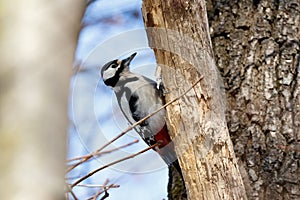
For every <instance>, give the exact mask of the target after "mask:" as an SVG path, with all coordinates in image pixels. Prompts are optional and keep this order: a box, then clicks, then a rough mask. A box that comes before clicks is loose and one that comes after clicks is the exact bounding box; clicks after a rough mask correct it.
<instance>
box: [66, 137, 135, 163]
mask: <svg viewBox="0 0 300 200" xmlns="http://www.w3.org/2000/svg"><path fill="white" fill-rule="evenodd" d="M138 142H139V140H138V139H136V140H134V141H132V142H129V143H127V144H124V145H122V146H119V147H116V148H113V149H110V150H107V151H102V152H97V153H95V152H94V153H91V154H87V155H84V156H78V157H75V158H71V159H69V160H67V162H72V161H75V160H81V159H84V158H86V157H89V156H91V155H92V156H100V155H103V154H107V153H112V152H114V151H117V150H120V149H123V148H126V147H129V146H131V145H133V144H135V143H138Z"/></svg>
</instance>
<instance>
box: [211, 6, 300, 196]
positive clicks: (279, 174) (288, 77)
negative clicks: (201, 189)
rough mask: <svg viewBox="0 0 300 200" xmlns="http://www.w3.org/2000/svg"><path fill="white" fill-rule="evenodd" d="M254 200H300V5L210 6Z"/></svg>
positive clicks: (233, 126) (234, 131)
mask: <svg viewBox="0 0 300 200" xmlns="http://www.w3.org/2000/svg"><path fill="white" fill-rule="evenodd" d="M208 11H209V12H208V13H209V16H210V23H211V28H212V32H211V35H212V41H213V44H214V52H215V56H216V61H217V65H218V67H219V69H220V71H221V74H222V76H223V78H224V81H225V88H226V95H227V99H228V112H227V121H228V127H229V131H230V134H231V137H232V139H233V143H234V146H235V152H236V154H237V157H238V158H239V159H240V162H239V166H240V171H241V173H242V176H243V180H244V184H245V186H246V188H247V195H248V197H249V199H266V200H269V199H273V200H275V199H300V168H299V165H300V160H299V159H300V152H299V149H300V144H299V141H300V84H299V83H300V82H299V80H300V73H299V69H300V68H299V59H300V58H299V53H300V52H299V51H300V48H299V44H300V43H299V27H300V2H299V1H294V0H281V1H277V0H267V1H259V0H258V1H246V0H243V1H240V0H233V1H221V0H210V1H208Z"/></svg>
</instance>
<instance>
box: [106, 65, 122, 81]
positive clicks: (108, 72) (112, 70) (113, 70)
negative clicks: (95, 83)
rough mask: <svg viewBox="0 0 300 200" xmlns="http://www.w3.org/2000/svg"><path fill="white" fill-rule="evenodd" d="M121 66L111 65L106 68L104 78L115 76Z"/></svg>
mask: <svg viewBox="0 0 300 200" xmlns="http://www.w3.org/2000/svg"><path fill="white" fill-rule="evenodd" d="M119 68H120V66H118V67H116V68H111V67H110V68H108V69H107V70H105V71H104V73H103V80H107V79H110V78H112V77H114V76H115V74H116V72H117V71H118V69H119Z"/></svg>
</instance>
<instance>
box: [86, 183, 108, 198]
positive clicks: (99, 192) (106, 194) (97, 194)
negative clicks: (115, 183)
mask: <svg viewBox="0 0 300 200" xmlns="http://www.w3.org/2000/svg"><path fill="white" fill-rule="evenodd" d="M111 185H112V184H111ZM111 185H109V186H107V187H105V190H99V191H98V192H97V193H96V194H95V195H94V196H92V197H90V198H88V199H87V200H94V199H95V197H96V199H97V197H99V196H100V195H101V194H102V193H103V192H105V195H104V196H103V197H102V198H101V200H103V199H106V198H107V197H108V196H109V194H108V192H107V190H108V189H110V188H112V187H111Z"/></svg>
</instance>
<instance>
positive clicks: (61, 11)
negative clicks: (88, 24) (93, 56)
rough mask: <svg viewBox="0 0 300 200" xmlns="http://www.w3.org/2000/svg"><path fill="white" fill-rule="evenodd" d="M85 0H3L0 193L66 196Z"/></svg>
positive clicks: (13, 196) (22, 196)
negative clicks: (71, 99) (72, 83)
mask: <svg viewBox="0 0 300 200" xmlns="http://www.w3.org/2000/svg"><path fill="white" fill-rule="evenodd" d="M83 8H84V5H83V3H82V2H80V1H72V0H69V1H40V0H30V1H18V0H10V1H2V2H1V29H0V32H1V34H0V39H1V44H0V45H1V52H0V57H1V58H0V62H1V68H0V88H1V90H0V91H1V99H0V105H1V110H0V115H1V117H0V124H1V127H0V135H1V140H0V145H1V150H0V152H1V153H0V154H1V159H0V170H1V178H0V199H12V200H14V199H25V200H27V199H28V200H29V199H30V200H31V199H44V200H50V199H64V189H65V187H64V171H65V151H66V145H65V144H66V137H65V136H66V132H67V128H68V117H67V113H68V112H67V107H68V88H69V79H70V75H71V68H72V63H73V59H74V57H73V55H74V51H75V45H76V39H77V35H78V32H79V28H80V18H81V16H82V12H83Z"/></svg>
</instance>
